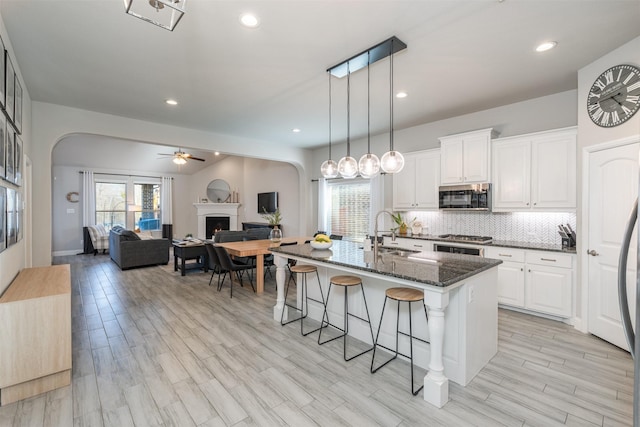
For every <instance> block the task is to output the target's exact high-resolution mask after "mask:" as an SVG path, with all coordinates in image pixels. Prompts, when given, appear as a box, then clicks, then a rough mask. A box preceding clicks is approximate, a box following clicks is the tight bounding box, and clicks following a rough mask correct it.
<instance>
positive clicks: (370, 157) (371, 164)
mask: <svg viewBox="0 0 640 427" xmlns="http://www.w3.org/2000/svg"><path fill="white" fill-rule="evenodd" d="M370 61H371V52H368V53H367V154H365V155H363V156H362V157H360V162H359V163H358V169H360V175H361V176H362V177H363V178H372V177H374V176H376V174H377V173H378V172H380V159H378V156H376V155H375V154H372V153H371V102H370V101H371V76H370V72H369V68H370V67H369V62H370Z"/></svg>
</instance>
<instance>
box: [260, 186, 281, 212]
mask: <svg viewBox="0 0 640 427" xmlns="http://www.w3.org/2000/svg"><path fill="white" fill-rule="evenodd" d="M276 209H278V192H277V191H272V192H270V193H258V213H259V214H263V213H264V212H265V211H267V213H274V212H275V211H276Z"/></svg>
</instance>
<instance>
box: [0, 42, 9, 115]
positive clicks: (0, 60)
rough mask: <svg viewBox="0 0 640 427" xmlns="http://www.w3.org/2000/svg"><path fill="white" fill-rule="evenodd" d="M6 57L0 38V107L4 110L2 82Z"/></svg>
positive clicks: (3, 80)
mask: <svg viewBox="0 0 640 427" xmlns="http://www.w3.org/2000/svg"><path fill="white" fill-rule="evenodd" d="M6 55H8V53H7V51H6V50H5V48H4V42H3V41H2V37H0V107H2V109H4V105H5V103H4V101H5V100H4V95H5V90H4V82H5V73H4V72H5V66H4V64H5V57H6Z"/></svg>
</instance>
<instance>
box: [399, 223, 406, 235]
mask: <svg viewBox="0 0 640 427" xmlns="http://www.w3.org/2000/svg"><path fill="white" fill-rule="evenodd" d="M398 232H399V233H400V234H407V224H401V225H400V227H399V230H398Z"/></svg>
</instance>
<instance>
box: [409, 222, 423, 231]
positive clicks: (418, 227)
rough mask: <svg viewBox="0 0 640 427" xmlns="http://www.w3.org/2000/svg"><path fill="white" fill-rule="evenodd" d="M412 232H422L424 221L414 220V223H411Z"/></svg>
mask: <svg viewBox="0 0 640 427" xmlns="http://www.w3.org/2000/svg"><path fill="white" fill-rule="evenodd" d="M411 234H422V222H420V221H413V224H411Z"/></svg>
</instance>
